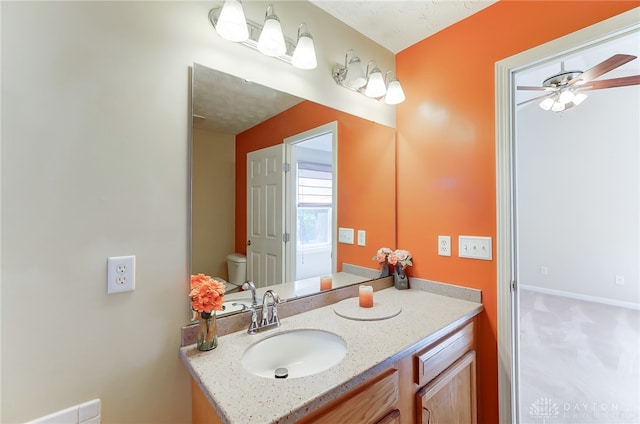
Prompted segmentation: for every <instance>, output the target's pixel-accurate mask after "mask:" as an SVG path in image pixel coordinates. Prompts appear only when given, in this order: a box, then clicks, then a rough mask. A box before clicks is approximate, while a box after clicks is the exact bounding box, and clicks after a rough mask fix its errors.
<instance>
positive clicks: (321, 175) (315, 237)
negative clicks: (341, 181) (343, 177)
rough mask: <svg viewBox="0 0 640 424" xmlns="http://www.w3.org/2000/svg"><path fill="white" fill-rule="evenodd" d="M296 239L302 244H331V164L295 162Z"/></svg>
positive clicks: (308, 245)
mask: <svg viewBox="0 0 640 424" xmlns="http://www.w3.org/2000/svg"><path fill="white" fill-rule="evenodd" d="M296 167H297V173H296V175H297V181H296V197H297V211H298V213H297V215H298V216H297V235H298V237H297V239H298V240H297V241H298V244H299V245H300V247H301V248H305V247H313V246H321V245H327V244H331V228H332V225H331V216H332V213H331V209H332V204H333V197H332V193H333V187H332V167H331V165H326V164H321V163H313V162H304V161H300V162H297V163H296Z"/></svg>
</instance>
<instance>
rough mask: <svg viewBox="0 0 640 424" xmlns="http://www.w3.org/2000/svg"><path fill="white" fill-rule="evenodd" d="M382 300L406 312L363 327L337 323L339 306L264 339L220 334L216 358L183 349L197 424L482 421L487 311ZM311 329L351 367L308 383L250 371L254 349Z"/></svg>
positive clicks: (385, 294) (415, 298)
mask: <svg viewBox="0 0 640 424" xmlns="http://www.w3.org/2000/svg"><path fill="white" fill-rule="evenodd" d="M354 290H357V287H354ZM354 293H356V291H354ZM354 295H355V294H354ZM374 300H375V304H376V305H378V304H380V305H398V306H399V307H400V308H401V312H400V313H399V314H398V315H396V316H393V317H391V318H388V319H381V320H368V321H362V320H354V319H348V318H344V317H343V316H340V315H338V314H337V313H336V306H337V305H338V304H333V305H327V306H323V307H320V308H317V309H313V310H310V311H307V312H303V313H300V314H297V315H293V316H289V317H286V318H283V319H282V325H281V326H280V327H279V328H277V329H274V330H269V331H267V332H264V333H259V334H256V335H249V334H247V332H246V329H245V330H243V331H237V332H234V333H231V334H227V335H224V336H221V337H220V338H219V345H218V347H217V348H216V349H214V350H212V351H209V352H199V351H197V349H196V348H195V345H189V346H184V347H183V348H181V350H180V355H181V358H182V360H183V362H184V363H185V365H186V366H187V368H188V369H189V371H190V373H191V375H192V377H193V378H192V411H193V418H192V420H193V423H232V424H235V423H242V424H248V423H254V422H255V423H303V424H310V423H334V422H335V423H338V422H339V423H358V424H359V423H425V424H426V423H433V424H435V423H438V422H461V423H462V422H464V423H475V422H476V400H475V399H476V394H475V391H476V382H475V350H474V349H475V332H476V331H475V316H476V315H477V314H479V313H480V312H481V311H482V304H480V303H475V302H470V301H466V300H460V299H456V298H453V297H447V296H441V295H436V294H432V293H429V292H426V291H421V290H415V289H409V290H396V289H395V288H393V287H391V288H385V289H382V290H379V291H376V292H375V293H374ZM302 329H313V330H321V331H324V332H329V333H332V334H334V335H337V336H339V337H340V338H341V339H342V340H344V342H345V343H346V355H345V356H344V359H342V360H341V361H340V362H339V363H338V364H336V365H333V366H332V367H330V368H329V369H327V370H325V371H322V372H318V373H315V374H312V375H308V376H305V377H299V378H295V377H289V378H283V379H276V378H265V377H260V376H257V375H254V374H252V373H250V372H248V371H247V370H246V369H245V368H244V367H243V365H242V357H243V355H244V353H245V352H246V351H247V349H248V348H250V347H252V346H254V345H255V344H256V343H258V342H260V341H262V340H264V339H266V338H269V337H273V336H274V335H277V334H280V333H288V332H293V331H298V330H302ZM274 340H277V339H274Z"/></svg>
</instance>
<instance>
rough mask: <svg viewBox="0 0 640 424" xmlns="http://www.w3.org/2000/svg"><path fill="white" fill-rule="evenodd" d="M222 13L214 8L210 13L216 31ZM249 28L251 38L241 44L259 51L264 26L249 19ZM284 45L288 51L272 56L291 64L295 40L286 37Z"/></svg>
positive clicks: (210, 19)
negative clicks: (259, 41)
mask: <svg viewBox="0 0 640 424" xmlns="http://www.w3.org/2000/svg"><path fill="white" fill-rule="evenodd" d="M221 11H222V7H214V8H213V9H211V10H210V11H209V22H211V25H212V26H213V28H214V29H215V27H216V23H217V22H218V18H219V17H220V12H221ZM247 28H248V29H249V38H247V39H246V40H245V41H241V42H240V43H241V44H244V45H245V46H247V47H249V48H251V49H253V50H255V51H259V50H258V39H259V38H260V33H261V32H262V25H260V24H259V23H257V22H254V21H251V20H249V19H247ZM284 45H285V46H286V48H287V51H286V52H285V53H284V54H283V55H280V56H272V57H275V58H276V59H280V60H281V61H283V62H286V63H288V64H291V59H292V58H293V52H294V51H295V48H296V45H295V43H294V42H293V40H291V39H289V38H287V37H286V36H285V37H284Z"/></svg>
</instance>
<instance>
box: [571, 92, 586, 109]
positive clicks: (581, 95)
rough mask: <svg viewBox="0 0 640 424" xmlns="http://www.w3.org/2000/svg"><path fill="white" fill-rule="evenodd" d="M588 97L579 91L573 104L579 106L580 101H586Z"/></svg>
mask: <svg viewBox="0 0 640 424" xmlns="http://www.w3.org/2000/svg"><path fill="white" fill-rule="evenodd" d="M587 97H588V96H587V95H586V94H584V93H578V94H576V95H575V96H574V98H573V104H574V105H576V106H578V105H579V104H580V103H582V102H584V100H585V99H586V98H587Z"/></svg>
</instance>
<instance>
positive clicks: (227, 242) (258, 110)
mask: <svg viewBox="0 0 640 424" xmlns="http://www.w3.org/2000/svg"><path fill="white" fill-rule="evenodd" d="M191 83H192V105H191V107H192V117H193V118H192V128H191V140H190V142H191V150H190V151H191V178H192V179H191V199H190V200H191V208H190V210H191V258H190V259H191V263H190V265H191V273H192V274H197V273H203V274H206V275H210V276H212V277H220V278H222V279H224V280H225V281H229V279H230V278H229V274H228V269H227V256H228V255H229V254H234V253H238V254H246V252H247V250H246V249H247V247H246V240H247V236H246V233H247V228H246V226H247V225H246V222H247V218H246V216H247V212H246V205H247V194H246V193H247V188H246V184H247V171H246V169H247V154H248V153H249V152H253V151H256V150H259V149H261V148H264V147H267V146H273V145H278V144H280V145H282V144H283V142H284V140H285V139H288V138H295V136H297V135H299V134H302V133H306V132H308V131H310V130H313V129H315V128H318V127H322V126H323V125H324V126H326V125H328V124H331V123H334V122H335V128H336V129H337V151H336V152H335V153H334V157H335V158H336V164H335V165H337V166H335V167H334V168H333V171H334V172H336V173H337V180H336V181H337V190H335V192H336V193H337V195H336V196H334V197H335V198H334V199H333V200H334V202H335V203H334V206H335V208H336V210H335V212H334V213H335V217H336V219H337V226H336V228H337V227H345V228H352V229H354V234H355V237H354V238H355V240H354V243H353V244H345V243H337V248H336V251H334V252H332V253H331V254H332V255H335V259H336V260H335V262H336V271H337V272H340V271H342V268H343V264H350V265H355V266H359V267H364V268H370V269H375V268H376V267H377V263H376V262H375V261H373V259H372V257H373V256H374V254H375V252H376V250H377V249H378V248H380V247H383V246H390V247H393V246H394V245H395V240H396V235H395V227H396V225H395V219H396V217H395V160H396V159H395V130H394V129H393V128H391V127H387V126H385V125H381V124H377V123H374V122H371V121H368V120H365V119H362V118H359V117H356V116H353V115H351V114H348V113H344V112H341V111H337V110H335V109H332V108H328V107H326V106H323V105H320V104H317V103H314V102H311V101H308V100H305V99H301V98H298V97H295V96H291V95H289V94H286V93H282V92H279V91H276V90H273V89H271V88H269V87H264V86H261V85H259V84H255V83H251V82H249V81H246V80H243V79H240V78H237V77H235V76H233V75H229V74H226V73H223V72H219V71H216V70H213V69H210V68H208V67H206V66H202V65H199V64H194V66H193V70H192V81H191ZM372 101H375V100H372ZM358 230H364V231H365V232H366V233H365V246H360V245H358V237H357V234H358ZM332 236H333V237H335V238H337V232H336V234H333V235H332ZM296 240H298V239H296ZM328 273H330V272H328ZM323 274H325V273H324V272H323ZM319 277H320V275H317V276H315V279H317V280H318V282H319ZM309 279H310V280H311V279H312V278H309ZM356 282H359V281H355V282H351V283H352V284H354V283H356ZM296 283H297V284H300V281H298V282H296V281H293V279H292V280H291V282H287V283H285V285H286V284H291V285H295V284H296ZM346 283H347V284H348V283H349V279H348V278H347V280H346ZM230 288H231V289H233V288H234V287H233V286H230V285H229V286H227V290H228V293H229V294H230V293H231V292H232V290H229V289H230ZM318 290H319V285H318ZM284 292H286V290H284ZM303 292H304V295H309V294H313V293H314V292H316V291H315V290H310V289H305V290H303ZM279 293H280V291H279ZM280 294H281V295H282V293H280ZM296 296H297V297H298V296H300V293H298V294H296ZM227 297H229V296H227ZM245 297H246V296H245ZM285 298H286V296H285ZM230 309H231V308H230ZM227 312H230V311H227Z"/></svg>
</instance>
